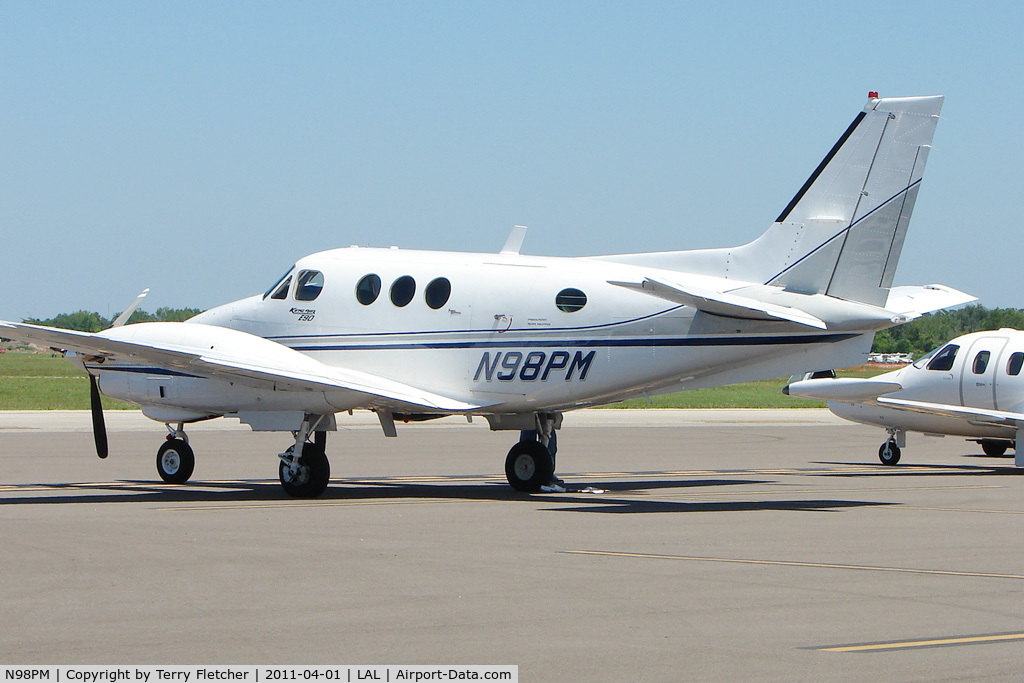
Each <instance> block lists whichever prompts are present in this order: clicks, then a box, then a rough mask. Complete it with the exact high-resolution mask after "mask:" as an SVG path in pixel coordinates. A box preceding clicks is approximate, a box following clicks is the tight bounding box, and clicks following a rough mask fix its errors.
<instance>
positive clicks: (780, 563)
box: [564, 550, 1024, 581]
mask: <svg viewBox="0 0 1024 683" xmlns="http://www.w3.org/2000/svg"><path fill="white" fill-rule="evenodd" d="M564 552H565V553H566V554H568V555H601V556H605V557H633V558H643V559H652V560H685V561H689V562H720V563H727V564H755V565H762V566H776V567H811V568H815V569H850V570H857V571H871V572H896V573H900V574H930V575H934V576H973V577H978V578H985V579H1015V580H1018V581H1024V575H1021V574H994V573H987V572H960V571H952V570H948V569H915V568H913V567H875V566H871V565H863V564H832V563H828V562H789V561H784V560H751V559H742V558H731V557H696V556H688V555H655V554H653V553H620V552H612V551H609V550H566V551H564Z"/></svg>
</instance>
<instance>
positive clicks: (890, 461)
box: [878, 441, 900, 465]
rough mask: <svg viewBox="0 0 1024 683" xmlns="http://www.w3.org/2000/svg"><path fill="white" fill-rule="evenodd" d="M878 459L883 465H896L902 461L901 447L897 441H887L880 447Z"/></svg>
mask: <svg viewBox="0 0 1024 683" xmlns="http://www.w3.org/2000/svg"><path fill="white" fill-rule="evenodd" d="M878 459H879V460H881V461H882V464H883V465H895V464H896V463H898V462H899V461H900V447H899V446H897V445H896V442H895V441H886V442H885V443H883V444H882V445H881V446H879V448H878Z"/></svg>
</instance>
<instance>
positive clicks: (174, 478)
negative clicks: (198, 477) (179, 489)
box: [156, 439, 196, 484]
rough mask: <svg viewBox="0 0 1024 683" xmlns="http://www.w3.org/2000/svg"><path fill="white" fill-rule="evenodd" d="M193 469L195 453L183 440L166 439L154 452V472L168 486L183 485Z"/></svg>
mask: <svg viewBox="0 0 1024 683" xmlns="http://www.w3.org/2000/svg"><path fill="white" fill-rule="evenodd" d="M195 467H196V456H195V453H193V451H192V447H191V446H189V445H188V444H187V443H185V441H184V440H183V439H168V440H167V441H165V442H164V443H163V444H162V445H161V446H160V448H159V449H158V450H157V452H156V471H157V473H158V474H159V475H160V478H161V479H163V480H164V481H165V482H167V483H168V484H184V483H185V482H186V481H188V479H189V477H191V476H192V470H194V469H195Z"/></svg>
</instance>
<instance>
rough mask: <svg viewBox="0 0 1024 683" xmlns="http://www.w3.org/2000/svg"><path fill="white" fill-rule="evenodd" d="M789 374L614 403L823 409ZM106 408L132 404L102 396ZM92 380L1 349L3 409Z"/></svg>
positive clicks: (65, 393) (52, 406)
mask: <svg viewBox="0 0 1024 683" xmlns="http://www.w3.org/2000/svg"><path fill="white" fill-rule="evenodd" d="M885 371H886V369H885V368H876V367H867V366H864V367H858V368H850V369H848V370H843V371H840V372H839V375H840V376H842V377H871V376H873V375H878V374H880V373H882V372H885ZM786 381H787V378H784V377H780V378H778V379H766V380H761V381H759V382H745V383H743V384H733V385H730V386H727V387H715V388H712V389H697V390H694V391H684V392H680V393H677V394H664V395H662V396H654V397H652V398H651V400H650V401H648V400H646V399H633V400H630V401H623V402H622V403H616V404H613V405H611V406H608V407H609V408H823V407H824V406H825V403H824V402H823V401H812V400H808V399H799V398H789V397H788V396H783V395H782V387H784V386H785V385H786ZM103 407H104V408H109V409H115V410H117V409H133V408H136V406H133V405H132V404H130V403H124V402H122V401H117V400H114V399H111V398H107V397H106V396H104V397H103ZM88 409H89V379H88V377H87V376H86V374H85V373H84V372H82V371H81V370H79V369H78V368H76V367H74V366H73V365H71V363H68V362H67V361H66V360H64V359H63V358H61V357H59V356H54V355H52V354H49V353H39V354H33V353H22V352H8V353H3V354H0V410H88Z"/></svg>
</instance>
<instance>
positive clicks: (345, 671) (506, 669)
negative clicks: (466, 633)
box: [0, 664, 519, 683]
mask: <svg viewBox="0 0 1024 683" xmlns="http://www.w3.org/2000/svg"><path fill="white" fill-rule="evenodd" d="M0 671H2V672H3V673H2V674H0V683H7V682H8V681H15V682H19V681H20V682H22V683H26V682H27V683H211V682H212V681H218V682H220V681H243V682H244V683H274V682H275V681H279V682H283V683H287V682H289V681H297V682H300V681H312V682H313V683H325V682H326V681H332V682H333V681H340V682H341V683H353V682H358V681H366V682H367V683H371V682H373V681H380V682H382V683H392V681H400V682H402V683H422V682H423V681H510V682H511V683H518V681H519V667H518V666H479V665H473V666H469V665H459V664H456V665H451V666H448V665H445V666H390V665H389V666H383V665H367V666H0Z"/></svg>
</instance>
